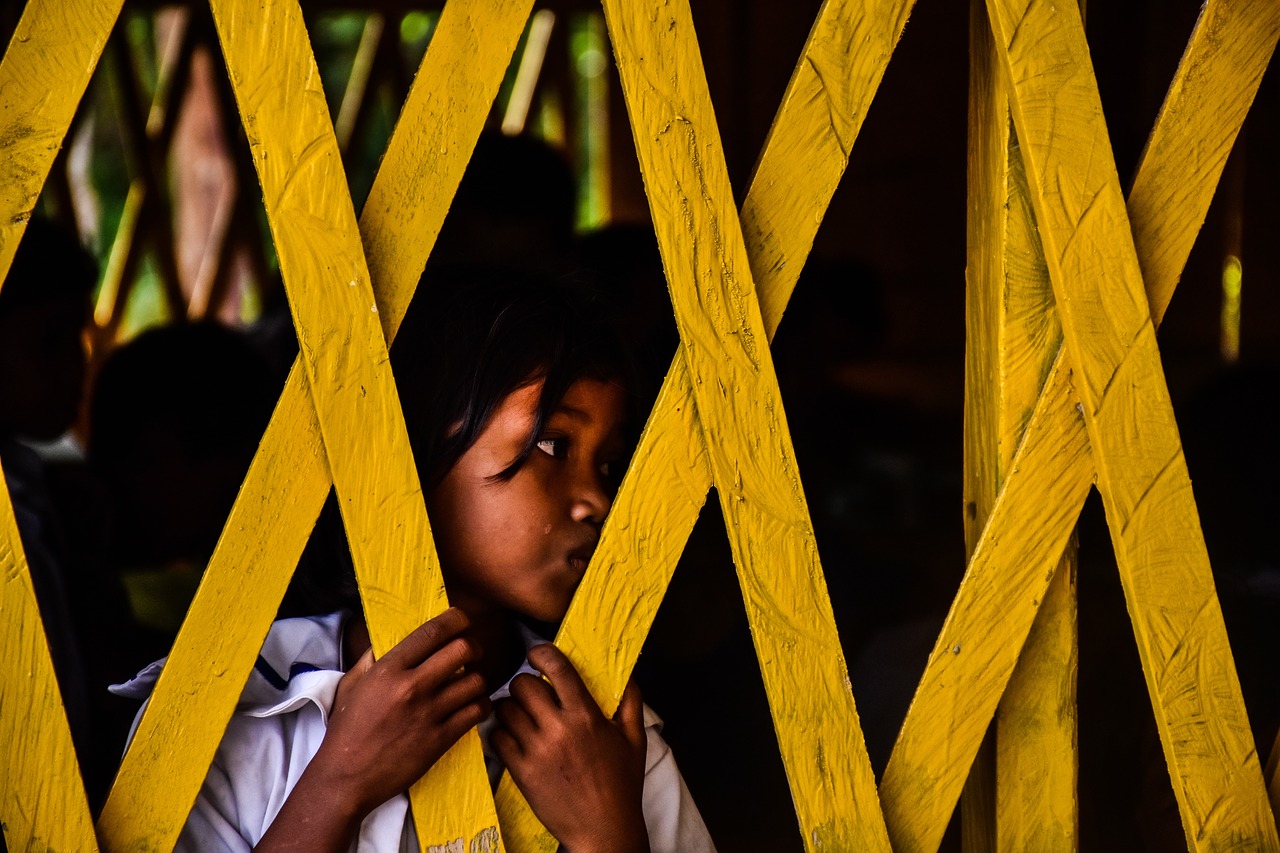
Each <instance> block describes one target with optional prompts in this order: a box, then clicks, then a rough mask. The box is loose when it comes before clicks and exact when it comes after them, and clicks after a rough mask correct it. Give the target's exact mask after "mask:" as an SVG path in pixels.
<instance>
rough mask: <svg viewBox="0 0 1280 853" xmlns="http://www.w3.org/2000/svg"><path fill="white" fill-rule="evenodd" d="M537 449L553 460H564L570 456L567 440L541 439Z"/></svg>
mask: <svg viewBox="0 0 1280 853" xmlns="http://www.w3.org/2000/svg"><path fill="white" fill-rule="evenodd" d="M537 448H538V449H539V450H541V451H542V452H543V453H545V454H547V455H548V456H550V457H551V458H553V459H563V458H565V457H566V456H568V455H569V440H568V439H567V438H540V439H538V444H537Z"/></svg>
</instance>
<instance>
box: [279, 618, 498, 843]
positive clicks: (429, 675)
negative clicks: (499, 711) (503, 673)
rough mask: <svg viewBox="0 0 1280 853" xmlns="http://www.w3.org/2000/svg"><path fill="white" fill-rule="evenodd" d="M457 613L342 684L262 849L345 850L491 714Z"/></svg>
mask: <svg viewBox="0 0 1280 853" xmlns="http://www.w3.org/2000/svg"><path fill="white" fill-rule="evenodd" d="M467 626H468V622H467V617H466V616H465V615H463V613H462V611H461V610H458V609H456V608H450V609H449V610H446V611H445V612H444V613H442V614H440V615H439V616H437V617H436V618H434V619H431V620H430V621H428V622H425V623H424V624H422V625H421V626H420V627H418V628H417V629H416V630H414V632H413V633H411V634H410V635H409V636H408V637H405V638H404V639H403V640H401V641H400V642H399V643H398V644H397V645H396V646H395V647H394V648H393V649H391V651H389V652H387V653H386V655H384V656H383V657H382V658H381V659H379V660H374V659H373V652H372V650H370V651H368V652H366V653H365V654H364V656H363V657H361V658H360V660H359V661H357V663H356V664H355V666H353V667H351V669H350V670H348V671H347V674H346V675H344V676H343V677H342V681H341V682H339V684H338V691H337V695H336V696H335V697H334V701H333V708H332V710H331V711H330V714H329V726H328V729H327V731H326V732H325V735H324V740H323V741H322V742H321V744H320V749H319V750H317V752H316V755H315V757H314V758H313V759H312V760H311V763H310V764H308V765H307V768H306V770H304V771H303V773H302V776H301V777H300V778H299V779H298V784H297V785H296V786H295V787H294V789H293V791H291V792H290V794H289V797H288V799H287V800H286V801H285V804H284V806H283V807H282V808H281V810H280V813H279V815H277V816H276V819H275V821H273V822H272V824H271V827H270V829H269V830H268V831H267V834H266V835H265V836H263V838H262V841H261V842H259V844H258V847H257V848H256V849H259V850H267V849H271V850H276V849H281V850H284V849H297V850H330V849H333V850H346V849H347V848H348V846H349V844H350V842H351V840H352V839H353V838H354V837H355V832H356V831H357V830H358V829H359V826H360V822H361V821H362V820H364V818H365V816H367V815H368V814H369V812H371V811H373V809H375V808H377V807H378V806H379V805H381V804H382V803H384V802H386V801H387V800H389V799H391V798H392V797H394V796H395V795H397V794H400V793H403V792H404V791H406V790H408V788H409V786H410V785H412V784H413V783H414V782H416V781H417V780H418V779H419V778H421V777H422V775H423V774H425V773H426V772H427V770H428V769H430V767H431V766H432V765H433V764H435V763H436V761H437V760H438V759H439V758H440V756H442V755H444V753H445V752H446V751H447V750H448V749H449V747H451V746H452V745H453V744H454V742H455V741H457V739H458V738H460V737H461V736H462V735H463V734H464V733H465V732H466V731H467V730H468V729H470V728H471V727H472V726H474V725H476V724H477V723H479V722H480V721H481V720H483V719H484V718H485V717H486V716H488V714H489V698H488V696H487V694H486V690H485V684H484V679H483V678H482V677H481V676H480V675H479V674H478V673H468V672H466V671H465V670H464V669H463V668H464V667H465V666H467V665H468V664H470V663H472V662H473V661H474V659H475V650H474V649H473V648H472V646H471V643H470V642H469V641H468V640H466V639H464V638H463V637H462V636H461V634H462V632H463V631H465V630H466V628H467Z"/></svg>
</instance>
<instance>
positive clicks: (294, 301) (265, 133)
mask: <svg viewBox="0 0 1280 853" xmlns="http://www.w3.org/2000/svg"><path fill="white" fill-rule="evenodd" d="M212 8H213V12H214V21H215V23H216V24H217V28H218V35H219V38H220V39H221V41H222V48H223V55H224V56H225V57H226V61H227V70H228V74H229V77H230V79H231V83H232V86H233V87H234V89H235V92H236V100H237V105H238V106H239V108H240V116H241V119H242V121H243V122H244V126H245V131H246V133H247V134H248V136H249V146H250V150H251V151H252V152H253V160H254V165H255V167H256V168H257V171H258V179H259V182H260V183H261V185H262V191H263V196H264V200H265V202H266V209H267V220H268V222H269V223H270V225H271V233H272V236H273V238H274V242H275V245H276V252H277V255H278V256H279V258H280V269H281V273H282V274H283V277H284V283H285V291H286V293H287V294H288V297H289V308H290V311H291V313H292V314H293V320H294V328H295V330H296V331H297V335H298V346H299V349H300V350H301V354H302V356H301V360H302V365H303V368H304V370H305V373H306V377H307V384H308V386H309V388H310V393H311V401H312V404H313V405H314V407H315V410H316V417H317V421H318V423H319V427H320V434H321V436H322V440H323V443H324V447H325V451H326V456H327V457H328V460H329V472H330V474H331V476H332V477H333V484H334V488H335V490H336V491H337V495H338V506H339V509H340V510H341V513H342V520H343V524H344V527H345V528H346V533H347V544H348V545H349V546H350V549H351V557H352V561H353V562H354V564H355V568H356V576H357V578H358V579H359V582H360V595H361V600H362V602H363V604H364V615H365V621H366V623H367V624H368V626H369V637H370V640H371V641H372V643H373V649H374V652H375V654H378V655H382V654H385V653H386V652H388V651H390V649H391V648H392V647H393V646H394V645H395V644H396V643H398V642H399V641H400V640H401V639H403V638H404V637H406V636H407V635H408V634H409V633H410V632H412V631H413V630H414V629H415V628H417V627H418V626H419V625H421V624H422V623H423V622H425V621H426V620H428V619H430V618H431V617H433V616H436V615H438V614H439V613H441V612H443V611H444V609H445V608H446V607H447V606H448V601H447V599H446V596H445V590H444V578H443V575H442V574H441V571H440V564H439V558H438V556H437V554H436V550H435V544H434V542H433V541H432V538H431V529H430V526H429V524H428V523H427V515H426V507H425V505H424V502H423V497H422V487H421V484H420V483H419V481H418V471H417V468H416V466H415V465H414V461H413V453H412V451H411V450H410V447H409V434H408V430H407V429H406V427H405V424H404V415H403V413H402V411H401V408H400V399H399V396H398V394H397V392H396V387H395V381H394V379H393V377H392V375H391V369H390V358H389V355H388V351H387V340H386V337H385V335H384V334H383V330H382V325H381V323H380V322H379V320H378V315H377V310H378V309H377V304H376V302H375V301H374V297H373V287H372V285H371V284H370V279H369V274H368V270H367V267H366V265H365V260H364V251H363V246H362V245H361V242H360V232H359V229H358V227H357V224H356V217H355V213H354V211H353V210H352V207H351V200H350V197H349V195H348V194H347V186H346V174H345V173H344V171H343V169H342V157H341V153H340V152H339V150H338V140H337V137H336V136H335V135H334V132H333V125H332V123H331V122H330V119H329V111H328V107H327V105H326V104H325V101H324V98H323V96H322V93H321V91H320V89H319V79H320V78H319V70H318V69H317V67H316V63H315V57H314V56H313V55H312V53H311V45H310V42H309V40H308V38H307V32H306V28H305V26H304V24H303V20H302V10H301V9H300V8H299V7H298V4H297V2H296V0H280V1H279V2H274V3H271V2H268V3H263V4H261V5H260V6H259V7H258V8H256V9H255V8H254V7H253V6H252V5H250V4H239V5H237V4H235V3H233V2H217V0H215V2H214V3H213V4H212ZM264 80H272V81H276V84H277V85H273V86H264V85H262V81H264ZM430 777H431V779H434V780H438V781H437V782H436V787H435V788H434V790H433V791H432V790H430V789H431V787H432V786H431V781H430V780H429V781H428V782H427V783H426V784H425V785H415V786H414V789H413V791H412V792H411V799H412V803H413V811H414V820H415V824H416V826H417V830H418V838H419V839H421V841H422V844H423V846H426V847H430V846H431V845H434V844H447V843H449V842H451V841H453V840H454V839H459V838H460V839H462V840H463V841H464V842H465V843H468V844H469V843H470V842H471V841H472V840H473V839H476V838H482V837H488V836H489V835H491V834H492V833H494V832H496V830H497V823H498V820H497V814H496V812H495V811H494V807H493V800H492V797H491V796H490V793H489V785H488V777H487V775H486V773H485V768H484V759H483V756H482V753H481V750H480V740H479V735H478V734H477V733H476V732H475V731H474V730H473V731H472V732H470V733H469V734H468V735H466V736H464V737H463V738H462V740H460V741H459V742H458V744H457V745H456V746H454V747H453V748H452V749H450V751H449V753H448V754H446V756H444V757H443V758H441V760H440V761H438V762H437V763H436V766H435V767H434V768H433V770H432V772H431V774H430ZM428 791H429V792H430V793H434V794H435V796H425V797H424V796H423V793H426V792H428ZM446 792H447V793H446Z"/></svg>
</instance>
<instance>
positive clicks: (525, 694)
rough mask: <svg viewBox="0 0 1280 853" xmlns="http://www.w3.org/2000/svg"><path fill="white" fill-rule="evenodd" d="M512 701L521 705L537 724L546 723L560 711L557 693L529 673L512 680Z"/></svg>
mask: <svg viewBox="0 0 1280 853" xmlns="http://www.w3.org/2000/svg"><path fill="white" fill-rule="evenodd" d="M510 690H511V699H512V700H513V701H514V702H516V703H517V704H519V705H520V707H521V708H523V709H524V711H525V713H527V714H528V715H529V716H530V717H532V718H533V720H534V721H535V722H546V721H548V720H550V718H551V717H552V715H554V714H556V713H557V712H558V711H559V710H560V704H559V703H558V702H557V701H556V694H555V691H554V690H553V689H552V686H551V685H550V684H547V683H546V682H545V681H543V680H542V679H541V678H538V677H537V676H535V675H530V674H529V673H527V672H525V673H521V674H520V675H517V676H516V677H515V678H513V679H511V687H510Z"/></svg>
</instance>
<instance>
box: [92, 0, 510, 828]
mask: <svg viewBox="0 0 1280 853" xmlns="http://www.w3.org/2000/svg"><path fill="white" fill-rule="evenodd" d="M531 5H532V0H507V2H502V3H495V2H492V0H450V2H449V3H448V4H447V5H446V6H445V9H444V12H443V13H442V14H441V17H440V22H439V25H438V27H437V29H436V32H435V34H434V36H433V38H432V40H431V45H430V48H429V49H428V51H427V53H426V55H425V56H424V57H423V62H422V67H421V69H420V70H419V73H418V75H417V77H416V79H415V83H414V86H413V88H412V89H411V91H410V94H409V99H408V101H407V102H406V103H405V106H404V108H403V110H402V112H401V115H400V120H399V122H398V123H397V126H396V131H395V133H394V134H393V136H392V139H391V142H390V144H389V146H388V149H387V153H386V154H385V156H384V157H383V161H382V167H381V168H380V170H379V172H378V177H377V179H376V180H375V182H374V185H373V188H372V190H371V191H370V194H369V200H368V201H367V202H366V203H365V206H364V210H363V212H362V215H361V218H360V229H361V236H362V238H363V240H364V245H365V253H366V257H367V260H368V266H369V273H370V276H371V277H372V279H373V282H374V285H375V289H374V297H375V298H376V299H377V300H378V303H377V304H378V314H377V316H378V318H379V319H380V320H381V322H382V323H383V326H384V332H385V333H386V335H387V337H388V339H391V338H392V337H394V333H395V331H396V329H398V328H399V325H400V322H401V320H403V318H404V312H405V310H406V309H407V308H408V305H409V300H410V298H411V297H412V295H413V290H414V288H415V286H416V284H417V280H418V276H419V274H420V271H421V269H422V267H423V266H424V265H425V263H426V258H427V255H428V253H429V252H430V251H431V247H432V246H433V245H434V243H435V239H436V236H437V235H438V234H439V232H440V226H441V224H442V223H443V221H444V216H445V213H446V212H447V210H448V207H449V203H450V201H452V198H453V193H454V191H455V190H456V189H457V186H458V182H459V181H460V180H461V178H462V173H463V171H464V169H465V168H466V164H467V161H468V158H469V157H470V154H471V151H472V149H473V147H474V145H475V140H476V138H477V137H478V136H479V134H480V130H481V129H482V128H483V126H484V121H485V118H486V117H487V115H488V112H489V108H490V106H491V105H492V103H493V99H494V96H495V95H496V93H497V89H498V85H499V83H500V82H501V78H502V74H503V72H504V71H505V70H506V64H507V63H508V62H509V61H510V56H511V54H512V53H513V52H514V50H515V45H516V43H517V41H518V39H519V36H520V33H521V31H522V30H523V28H524V22H525V20H526V19H527V16H528V13H529V9H530V7H531ZM440 80H448V81H449V85H450V90H451V93H452V97H450V98H448V99H439V98H436V97H435V95H436V94H437V92H438V85H439V84H438V81H440ZM331 482H332V480H331V479H330V476H329V472H328V468H327V464H326V461H325V457H324V453H323V450H322V448H321V440H320V431H319V426H318V424H317V421H316V417H315V413H314V409H313V408H312V405H311V400H310V398H309V394H308V390H307V387H306V380H305V378H304V376H303V375H302V369H301V367H300V366H299V365H298V364H295V366H294V370H293V371H292V372H291V374H290V378H289V381H288V382H287V383H286V385H285V390H284V393H283V394H282V395H281V400H280V403H279V404H278V405H277V407H276V411H275V413H274V415H273V416H272V419H271V424H270V426H269V427H268V428H267V433H266V435H265V436H264V437H263V441H262V443H261V446H260V448H259V450H258V454H257V456H256V457H255V458H254V462H253V465H252V466H251V468H250V471H249V474H248V476H247V477H246V479H245V484H244V486H242V487H241V490H240V494H239V495H238V496H237V498H236V503H235V505H234V507H233V508H232V511H231V516H230V518H229V519H228V521H227V525H226V527H225V528H224V530H223V535H222V539H221V540H220V541H219V544H218V548H217V550H216V551H215V553H214V555H213V558H212V559H211V561H210V564H209V566H208V568H207V569H206V571H205V574H204V578H203V580H202V581H201V586H200V590H199V592H198V593H197V595H196V600H195V601H194V602H193V604H192V607H191V611H190V613H189V618H188V619H187V621H186V622H185V623H184V624H183V628H182V631H181V632H180V633H179V635H178V638H177V641H176V642H175V644H174V648H173V651H172V653H171V655H170V657H169V662H168V664H167V666H166V668H165V672H164V675H163V676H162V677H161V679H160V682H159V683H158V684H157V685H156V689H155V692H154V694H153V702H152V704H153V707H152V708H150V709H149V710H148V712H147V714H146V715H145V716H144V717H143V719H142V722H141V724H140V726H139V729H138V733H137V735H136V737H135V739H134V743H133V746H132V747H131V748H130V750H129V753H128V754H127V755H126V756H125V760H124V764H123V765H122V767H121V770H120V774H119V776H118V777H117V782H116V785H115V787H114V788H113V789H112V792H111V797H110V799H109V800H108V803H107V806H106V808H105V809H104V811H103V814H102V817H101V818H100V820H99V833H100V835H101V836H102V837H103V838H104V839H110V843H109V845H108V846H110V847H111V848H112V849H122V850H133V849H148V848H155V849H169V848H171V847H172V846H173V843H174V841H175V840H176V839H177V834H178V832H179V830H180V829H181V827H182V824H183V822H185V820H186V815H187V812H188V811H189V810H190V808H191V803H192V802H194V800H195V796H196V792H197V791H198V790H199V787H200V784H201V782H203V780H204V776H205V772H206V770H207V768H208V766H209V763H210V762H211V761H212V759H213V753H214V751H215V749H216V748H217V745H218V741H219V740H220V739H221V737H222V731H223V729H224V728H225V726H226V723H227V720H228V719H229V718H230V716H231V712H232V710H233V708H234V706H235V702H236V699H237V698H238V697H239V695H240V691H241V689H242V688H243V685H244V682H245V679H246V678H247V677H248V674H249V670H250V668H251V667H252V665H253V660H254V657H255V656H256V655H257V650H258V648H259V647H260V646H261V644H262V639H263V637H265V635H266V632H267V629H268V628H269V627H270V624H271V620H272V618H273V617H274V615H275V610H276V606H277V604H278V602H279V600H280V598H281V596H282V595H283V594H284V589H285V587H286V586H287V584H288V579H289V574H290V572H291V571H292V569H293V567H294V566H295V565H296V563H297V560H298V557H299V555H300V554H301V553H302V548H303V545H304V544H305V542H306V539H307V537H308V535H309V534H310V532H311V527H312V525H314V523H315V519H316V517H317V516H318V515H319V512H320V507H321V506H322V505H323V503H324V499H325V496H326V495H327V493H328V491H329V487H330V484H331ZM226 625H234V626H236V629H237V630H236V633H235V635H234V636H232V635H227V634H220V633H219V632H218V630H217V628H219V627H225V626H226ZM180 749H181V750H182V752H183V754H184V755H185V756H186V760H185V761H184V762H181V763H175V762H173V761H172V760H171V756H172V755H174V754H175V753H176V752H177V751H178V750H180ZM156 779H163V780H164V784H163V785H156V784H154V782H155V780H156Z"/></svg>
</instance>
